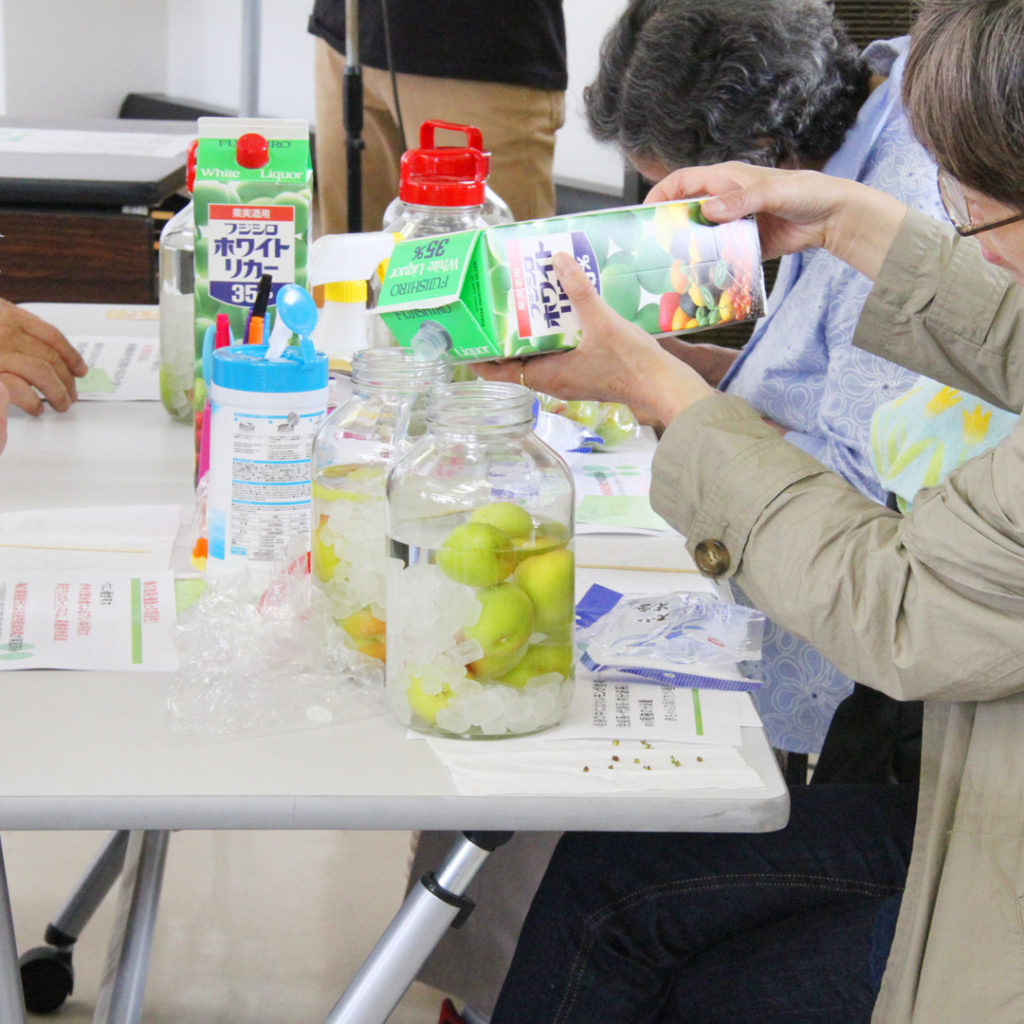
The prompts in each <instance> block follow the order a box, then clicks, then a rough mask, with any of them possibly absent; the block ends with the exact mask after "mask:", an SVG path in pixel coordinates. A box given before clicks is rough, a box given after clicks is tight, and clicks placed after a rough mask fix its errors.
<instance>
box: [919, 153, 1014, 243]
mask: <svg viewBox="0 0 1024 1024" xmlns="http://www.w3.org/2000/svg"><path fill="white" fill-rule="evenodd" d="M939 198H940V199H941V200H942V205H943V207H944V208H945V210H946V216H947V217H949V219H950V220H951V221H952V222H953V227H954V228H956V233H957V234H958V235H961V236H963V237H964V238H970V236H971V235H977V234H980V233H981V232H982V231H991V230H992V229H993V228H1001V227H1003V226H1004V225H1006V224H1015V223H1016V222H1017V221H1019V220H1024V210H1022V211H1021V212H1020V213H1015V214H1014V215H1013V216H1012V217H1003V218H1002V219H1001V220H990V221H987V222H986V223H983V224H972V223H971V211H970V208H969V206H968V204H967V197H966V196H965V195H964V190H963V189H962V188H961V186H960V182H959V181H957V180H956V178H954V177H953V176H952V175H951V174H947V173H946V172H945V171H944V170H942V168H941V167H940V168H939Z"/></svg>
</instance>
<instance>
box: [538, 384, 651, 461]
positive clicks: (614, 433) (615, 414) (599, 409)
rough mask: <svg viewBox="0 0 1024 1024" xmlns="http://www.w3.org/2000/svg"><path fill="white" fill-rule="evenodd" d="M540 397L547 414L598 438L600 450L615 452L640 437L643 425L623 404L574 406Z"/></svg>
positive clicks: (590, 403) (598, 403) (562, 401)
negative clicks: (613, 449) (568, 420)
mask: <svg viewBox="0 0 1024 1024" xmlns="http://www.w3.org/2000/svg"><path fill="white" fill-rule="evenodd" d="M537 397H538V399H540V407H541V409H543V410H544V411H545V412H550V413H554V414H555V415H556V416H564V417H565V418H566V419H570V420H572V421H573V422H574V423H579V424H581V425H582V426H584V427H586V428H587V429H588V430H589V431H590V433H591V434H592V435H596V437H595V438H594V440H595V441H596V442H597V444H598V446H599V447H600V446H601V445H603V446H604V447H605V448H614V447H615V446H616V445H620V444H623V443H625V442H626V441H628V440H630V439H631V438H634V437H637V436H638V435H639V433H640V422H639V421H638V420H637V418H636V416H634V415H633V411H632V410H631V409H630V408H629V406H628V405H622V404H621V403H620V402H575V401H574V402H570V401H566V400H565V399H564V398H555V397H553V396H552V395H545V394H541V393H538V395H537Z"/></svg>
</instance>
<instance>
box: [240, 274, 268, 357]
mask: <svg viewBox="0 0 1024 1024" xmlns="http://www.w3.org/2000/svg"><path fill="white" fill-rule="evenodd" d="M272 283H273V279H272V278H271V276H270V274H264V275H263V276H262V277H261V278H260V284H259V289H258V290H257V292H256V303H255V305H253V307H252V316H251V317H250V318H249V323H248V324H247V325H246V328H245V340H246V341H247V342H248V343H249V344H250V345H262V344H263V320H264V318H265V317H266V315H267V306H268V305H269V303H270V286H271V284H272Z"/></svg>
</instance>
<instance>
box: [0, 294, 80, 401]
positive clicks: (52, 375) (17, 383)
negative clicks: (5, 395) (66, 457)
mask: <svg viewBox="0 0 1024 1024" xmlns="http://www.w3.org/2000/svg"><path fill="white" fill-rule="evenodd" d="M87 370H88V366H87V365H86V363H85V360H84V359H83V358H82V357H81V355H80V354H79V352H78V350H77V349H75V347H74V346H73V345H72V344H71V343H70V342H69V341H68V340H67V338H65V337H64V335H63V334H61V332H60V331H58V330H57V328H56V327H54V326H53V325H52V324H48V323H46V321H45V320H41V319H40V318H39V317H37V316H35V315H34V314H32V313H29V312H27V311H26V310H24V309H20V308H19V307H18V306H16V305H14V304H13V303H11V302H7V301H6V300H4V299H0V382H2V383H3V384H4V385H5V386H6V388H7V391H8V392H9V395H10V400H11V401H12V402H13V403H14V404H15V405H17V406H18V407H19V408H21V409H24V410H25V412H27V413H29V414H30V415H32V416H38V415H39V414H40V413H41V412H42V411H43V402H42V399H41V398H40V397H39V395H38V394H37V393H36V392H37V390H38V391H40V392H42V394H43V396H44V397H45V399H46V401H47V402H49V403H50V405H51V406H53V408H54V409H56V410H58V411H59V412H63V411H64V410H65V409H67V408H68V407H69V406H70V405H71V403H72V402H74V401H75V399H76V398H77V397H78V394H77V391H76V389H75V377H81V376H84V374H85V373H86V371H87Z"/></svg>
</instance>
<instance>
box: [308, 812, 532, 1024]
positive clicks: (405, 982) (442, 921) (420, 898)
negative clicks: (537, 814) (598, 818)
mask: <svg viewBox="0 0 1024 1024" xmlns="http://www.w3.org/2000/svg"><path fill="white" fill-rule="evenodd" d="M511 837H512V833H511V832H466V833H463V834H462V835H461V836H459V837H458V839H456V841H455V844H454V846H453V847H452V850H451V852H450V853H449V854H448V858H447V860H446V861H445V862H444V864H443V865H442V866H441V868H440V870H439V871H438V872H437V873H436V874H434V875H425V876H424V877H423V878H422V879H421V880H420V883H419V884H418V885H416V886H414V887H413V889H412V890H411V891H410V892H409V895H408V896H406V898H405V902H404V903H403V904H402V906H401V907H400V908H399V910H398V913H397V914H396V915H395V916H394V918H393V919H392V921H391V924H389V925H388V927H387V929H386V931H385V932H384V934H383V935H382V936H381V937H380V940H379V941H378V942H377V945H376V946H374V947H373V949H372V950H371V951H370V954H369V956H368V957H367V958H366V960H365V961H363V965H362V967H360V968H359V970H358V971H357V972H356V975H355V977H354V978H353V979H352V981H351V982H350V983H349V986H348V988H346V989H345V992H344V994H343V995H342V997H341V999H339V1000H338V1002H337V1003H336V1004H335V1007H334V1009H333V1010H332V1011H331V1013H330V1015H329V1016H328V1017H327V1021H326V1024H384V1021H386V1020H387V1018H388V1017H389V1016H390V1014H391V1011H392V1010H394V1008H395V1006H397V1005H398V1001H399V1000H400V999H401V998H402V996H403V995H404V994H405V992H406V990H407V989H408V988H409V986H410V985H411V984H412V982H413V979H414V978H415V977H416V974H417V972H418V971H419V969H420V968H421V967H422V966H423V963H424V961H425V960H426V959H427V957H428V956H429V955H430V953H431V951H432V950H433V948H434V947H435V946H436V945H437V943H438V942H439V941H440V939H441V936H442V935H444V933H445V932H446V931H447V930H448V928H449V927H451V926H452V923H453V922H454V921H455V919H456V918H457V917H458V916H459V915H460V913H462V914H468V913H469V911H470V910H471V909H472V903H471V902H468V901H465V900H464V899H462V894H463V893H464V892H465V891H466V886H468V885H469V883H470V882H471V881H472V880H473V877H474V876H475V875H476V873H477V872H478V871H479V870H480V868H481V867H482V866H483V863H484V861H485V860H487V857H488V856H489V855H490V853H491V852H492V851H493V850H495V849H497V847H499V846H501V845H502V844H503V843H506V842H508V840H509V839H510V838H511Z"/></svg>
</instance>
